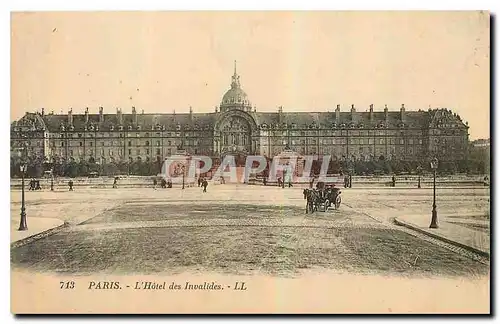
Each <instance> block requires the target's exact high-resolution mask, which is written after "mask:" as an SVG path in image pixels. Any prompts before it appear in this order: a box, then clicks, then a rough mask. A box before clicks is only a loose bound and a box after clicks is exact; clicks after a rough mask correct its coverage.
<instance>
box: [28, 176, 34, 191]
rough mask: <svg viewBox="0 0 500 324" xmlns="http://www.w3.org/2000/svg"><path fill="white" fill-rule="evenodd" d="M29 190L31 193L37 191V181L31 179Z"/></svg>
mask: <svg viewBox="0 0 500 324" xmlns="http://www.w3.org/2000/svg"><path fill="white" fill-rule="evenodd" d="M29 190H30V191H31V190H35V180H33V179H30V188H29Z"/></svg>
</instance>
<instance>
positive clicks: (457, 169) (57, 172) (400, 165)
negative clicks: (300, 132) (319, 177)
mask: <svg viewBox="0 0 500 324" xmlns="http://www.w3.org/2000/svg"><path fill="white" fill-rule="evenodd" d="M487 162H488V163H486V162H485V160H484V159H470V160H468V161H441V162H439V166H438V173H440V174H455V173H471V174H486V173H489V160H488V161H487ZM50 170H53V173H54V176H56V177H62V176H64V177H82V176H89V175H91V174H97V175H100V176H113V175H123V174H129V175H139V176H150V175H156V174H158V173H160V172H161V162H158V161H155V162H145V161H133V162H131V163H127V162H119V163H106V164H97V163H95V162H87V161H82V162H78V163H77V162H69V163H54V164H50V163H44V162H42V161H40V160H29V161H28V162H27V170H26V173H25V176H26V177H36V178H38V177H42V176H43V174H44V173H45V172H46V171H50ZM320 170H321V163H313V166H312V171H311V173H312V174H318V173H319V172H320ZM429 171H431V170H430V166H429V165H428V163H425V164H422V163H421V162H419V161H401V160H378V161H357V162H342V161H331V162H330V164H329V167H328V173H330V174H348V173H350V174H354V175H371V174H399V173H408V174H417V173H419V172H429ZM20 176H21V169H20V161H11V177H20Z"/></svg>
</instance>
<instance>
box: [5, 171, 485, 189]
mask: <svg viewBox="0 0 500 324" xmlns="http://www.w3.org/2000/svg"><path fill="white" fill-rule="evenodd" d="M153 179H154V177H150V176H149V177H141V176H122V177H120V178H119V180H118V182H117V185H118V187H122V188H143V187H152V186H153ZM37 180H39V181H40V186H41V187H42V189H44V190H46V189H50V186H51V179H50V178H38V179H37ZM70 180H73V186H74V187H75V188H78V187H87V188H112V187H113V182H114V177H98V178H73V179H70V178H54V188H55V189H61V188H64V189H68V182H69V181H70ZM228 180H229V179H226V184H230V182H229V181H228ZM29 181H30V179H29V178H28V179H25V188H27V187H28V186H29ZM210 182H211V183H212V184H220V179H217V178H216V179H213V180H211V181H210ZM316 182H317V181H315V182H314V183H316ZM293 183H294V184H295V185H299V186H302V185H303V186H309V181H302V182H300V181H294V182H293ZM159 184H160V181H158V184H157V185H158V186H159ZM247 184H249V185H263V179H262V177H252V178H250V179H249V181H248V183H247ZM335 184H336V186H338V187H343V185H344V182H343V177H337V180H336V181H335ZM436 184H437V186H439V187H468V186H485V185H489V182H485V181H484V177H482V176H451V177H450V176H447V177H438V178H436ZM184 185H185V186H186V187H192V186H197V181H196V180H194V179H191V178H185V181H184ZM267 185H269V186H273V185H274V186H276V185H277V181H267ZM420 185H421V187H424V188H425V187H432V185H433V178H432V177H431V176H422V177H421V178H420ZM10 186H11V189H21V179H11V181H10ZM172 186H173V187H181V186H182V180H181V179H179V178H176V179H175V181H174V183H173V184H172ZM390 186H392V177H391V176H374V177H369V176H353V177H352V187H390ZM417 186H418V176H413V175H412V176H398V177H396V187H408V188H411V187H417Z"/></svg>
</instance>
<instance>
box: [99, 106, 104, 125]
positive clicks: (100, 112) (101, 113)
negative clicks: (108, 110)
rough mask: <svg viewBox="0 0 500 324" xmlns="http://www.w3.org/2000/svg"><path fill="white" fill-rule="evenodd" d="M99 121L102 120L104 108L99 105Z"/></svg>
mask: <svg viewBox="0 0 500 324" xmlns="http://www.w3.org/2000/svg"><path fill="white" fill-rule="evenodd" d="M99 122H100V123H102V122H104V108H102V107H99Z"/></svg>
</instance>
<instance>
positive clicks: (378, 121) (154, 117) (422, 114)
mask: <svg viewBox="0 0 500 324" xmlns="http://www.w3.org/2000/svg"><path fill="white" fill-rule="evenodd" d="M249 114H250V115H251V116H252V117H253V118H254V120H255V122H256V124H257V125H259V126H260V127H266V126H267V127H271V128H274V127H276V126H278V127H280V126H283V125H284V124H286V125H288V126H292V125H295V127H297V128H298V129H304V128H316V127H318V128H332V127H334V126H336V127H339V126H341V125H342V124H344V125H346V126H351V125H353V126H354V127H356V128H358V127H361V128H371V127H379V126H381V125H383V126H384V127H386V126H385V125H387V127H389V128H400V127H410V128H427V127H462V128H466V127H468V126H467V125H466V124H465V123H464V122H463V121H462V119H461V118H460V116H458V115H457V114H454V113H453V112H452V111H450V110H448V109H434V110H426V111H424V110H419V111H405V112H404V123H403V122H402V120H401V111H387V113H386V112H385V111H374V112H372V113H370V112H368V111H363V112H357V111H355V112H350V111H341V112H339V119H338V120H337V113H336V112H335V111H330V112H255V111H253V112H249ZM34 115H36V116H35V117H34ZM370 115H371V116H372V117H371V119H370ZM219 116H220V113H180V114H176V113H173V114H144V113H138V114H136V117H137V125H135V124H134V115H133V114H122V123H121V125H122V126H123V127H124V128H125V129H128V127H129V126H133V130H136V129H137V127H135V126H140V127H141V130H155V129H156V127H157V126H160V127H161V128H162V129H176V127H177V126H178V125H181V126H182V127H183V128H184V129H207V130H209V129H213V127H214V125H215V122H216V121H217V119H218V117H219ZM386 116H387V117H386ZM103 117H104V121H103V122H102V123H100V122H99V114H88V123H86V122H85V118H86V117H85V114H72V118H73V131H83V130H85V127H86V126H87V127H90V126H91V125H94V126H98V127H99V130H100V131H106V130H110V129H111V128H112V126H113V127H115V128H117V127H118V126H119V125H120V124H119V117H118V114H116V113H115V114H103ZM386 118H387V120H386ZM25 119H26V120H34V121H40V122H38V124H42V123H43V124H44V125H45V127H46V128H47V129H48V130H49V131H50V132H57V131H59V130H60V129H61V125H63V126H64V127H68V126H69V125H68V115H67V114H64V115H62V114H57V115H56V114H45V115H41V114H39V113H36V114H34V113H27V114H26V115H25V116H24V117H23V118H21V120H19V121H18V122H14V123H12V126H13V127H15V126H16V125H17V124H18V123H19V124H22V123H23V120H25ZM42 121H43V122H42Z"/></svg>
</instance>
